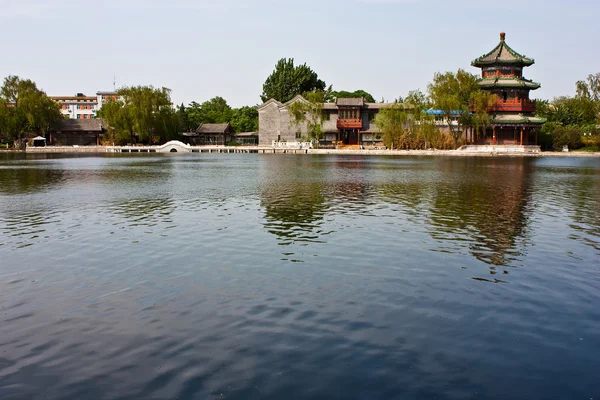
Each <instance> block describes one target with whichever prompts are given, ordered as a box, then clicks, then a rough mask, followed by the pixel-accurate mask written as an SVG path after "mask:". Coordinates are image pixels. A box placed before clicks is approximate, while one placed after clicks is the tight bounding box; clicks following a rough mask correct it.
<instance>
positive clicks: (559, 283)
mask: <svg viewBox="0 0 600 400" xmlns="http://www.w3.org/2000/svg"><path fill="white" fill-rule="evenodd" d="M0 307H1V308H0V312H1V314H0V398H2V399H176V398H178V399H213V398H214V399H217V398H218V399H222V398H227V399H308V398H311V399H478V400H481V399H582V400H589V399H590V398H594V399H598V398H600V159H577V158H538V159H533V158H527V159H522V158H500V157H498V158H443V157H438V158H435V157H422V158H421V157H399V158H394V157H363V156H322V157H321V156H294V155H257V154H192V155H164V156H160V155H147V156H145V155H136V156H106V157H69V156H56V155H54V156H52V155H48V156H43V155H41V156H35V157H34V156H27V157H25V156H24V155H22V154H18V155H15V154H1V153H0Z"/></svg>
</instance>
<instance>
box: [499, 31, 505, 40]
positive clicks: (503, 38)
mask: <svg viewBox="0 0 600 400" xmlns="http://www.w3.org/2000/svg"><path fill="white" fill-rule="evenodd" d="M505 40H506V33H504V32H500V41H501V42H504V41H505Z"/></svg>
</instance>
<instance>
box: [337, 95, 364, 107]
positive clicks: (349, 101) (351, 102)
mask: <svg viewBox="0 0 600 400" xmlns="http://www.w3.org/2000/svg"><path fill="white" fill-rule="evenodd" d="M335 104H337V105H338V106H342V107H344V106H345V107H362V106H363V105H364V104H365V99H363V98H362V97H349V98H343V99H336V100H335Z"/></svg>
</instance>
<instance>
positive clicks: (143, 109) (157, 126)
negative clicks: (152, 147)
mask: <svg viewBox="0 0 600 400" xmlns="http://www.w3.org/2000/svg"><path fill="white" fill-rule="evenodd" d="M170 93H171V91H170V90H169V89H167V88H160V89H158V88H154V87H153V86H133V87H126V88H122V89H119V91H118V95H119V96H120V97H121V98H122V99H123V101H120V100H109V101H108V102H106V103H105V104H104V105H103V106H102V109H101V110H100V111H99V116H100V117H102V118H104V119H105V120H106V122H107V123H108V125H109V128H108V133H107V138H106V139H107V140H108V141H114V142H115V143H123V142H127V141H130V142H134V141H136V140H137V141H140V142H143V143H149V144H151V143H155V142H160V143H163V142H166V141H168V140H171V139H174V138H176V137H177V133H178V131H179V128H180V120H179V116H178V114H177V113H176V112H175V111H174V110H173V109H172V108H171V96H170Z"/></svg>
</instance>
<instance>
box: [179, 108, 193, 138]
mask: <svg viewBox="0 0 600 400" xmlns="http://www.w3.org/2000/svg"><path fill="white" fill-rule="evenodd" d="M177 119H178V121H179V132H190V131H191V130H193V129H194V128H196V127H195V126H193V124H192V123H191V122H190V118H189V116H188V112H187V110H186V108H185V106H184V105H183V103H181V105H180V106H179V107H178V108H177Z"/></svg>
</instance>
